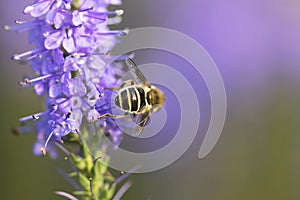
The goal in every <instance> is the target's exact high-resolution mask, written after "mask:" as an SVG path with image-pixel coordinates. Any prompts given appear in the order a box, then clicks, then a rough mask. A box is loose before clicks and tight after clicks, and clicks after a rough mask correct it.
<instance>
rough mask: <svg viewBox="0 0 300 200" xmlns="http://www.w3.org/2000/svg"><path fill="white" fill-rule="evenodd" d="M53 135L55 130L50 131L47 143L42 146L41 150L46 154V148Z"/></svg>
mask: <svg viewBox="0 0 300 200" xmlns="http://www.w3.org/2000/svg"><path fill="white" fill-rule="evenodd" d="M52 135H53V131H52V132H51V133H50V135H49V136H48V138H47V140H46V142H45V145H44V147H42V148H41V152H42V153H43V154H44V156H45V155H46V148H47V145H48V142H49V141H50V139H51V137H52Z"/></svg>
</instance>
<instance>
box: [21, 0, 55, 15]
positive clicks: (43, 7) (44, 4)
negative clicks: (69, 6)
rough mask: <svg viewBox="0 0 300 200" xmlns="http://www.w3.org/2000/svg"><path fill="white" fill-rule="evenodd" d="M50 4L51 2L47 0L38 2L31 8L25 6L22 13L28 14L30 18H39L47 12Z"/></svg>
mask: <svg viewBox="0 0 300 200" xmlns="http://www.w3.org/2000/svg"><path fill="white" fill-rule="evenodd" d="M51 4H52V1H49V0H44V1H40V2H37V3H35V4H33V5H31V6H27V7H26V8H25V9H24V13H25V14H28V13H29V14H30V15H31V16H32V17H40V16H42V15H44V14H46V13H47V12H48V11H49V9H50V6H51Z"/></svg>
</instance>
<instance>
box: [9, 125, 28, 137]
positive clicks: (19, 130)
mask: <svg viewBox="0 0 300 200" xmlns="http://www.w3.org/2000/svg"><path fill="white" fill-rule="evenodd" d="M11 131H12V133H13V134H14V135H20V134H21V133H30V132H32V128H30V127H28V126H22V127H15V128H12V130H11Z"/></svg>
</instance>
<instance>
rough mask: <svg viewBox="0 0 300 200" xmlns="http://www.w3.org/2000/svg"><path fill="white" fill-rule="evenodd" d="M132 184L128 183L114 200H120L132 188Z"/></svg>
mask: <svg viewBox="0 0 300 200" xmlns="http://www.w3.org/2000/svg"><path fill="white" fill-rule="evenodd" d="M131 185H132V183H131V182H130V181H128V182H126V183H125V184H124V185H122V187H121V188H120V189H119V191H118V192H117V193H116V195H115V196H114V198H113V199H112V200H120V199H121V197H122V196H123V194H124V193H125V192H126V191H127V190H128V189H129V188H130V187H131Z"/></svg>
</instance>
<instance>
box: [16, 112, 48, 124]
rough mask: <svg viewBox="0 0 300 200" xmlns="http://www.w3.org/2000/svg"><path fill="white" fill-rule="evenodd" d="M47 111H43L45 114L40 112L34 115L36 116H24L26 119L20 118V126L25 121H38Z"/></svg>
mask: <svg viewBox="0 0 300 200" xmlns="http://www.w3.org/2000/svg"><path fill="white" fill-rule="evenodd" d="M47 113H48V111H45V112H40V113H36V114H33V115H29V116H26V117H22V118H21V119H20V122H21V124H24V123H25V122H26V121H29V120H38V119H39V118H40V117H41V116H43V115H45V114H47Z"/></svg>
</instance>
